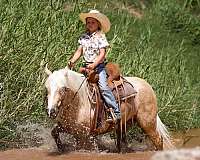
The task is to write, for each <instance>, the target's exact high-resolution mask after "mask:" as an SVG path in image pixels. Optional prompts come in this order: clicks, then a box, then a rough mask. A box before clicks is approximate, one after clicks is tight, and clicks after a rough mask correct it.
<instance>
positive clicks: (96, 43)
mask: <svg viewBox="0 0 200 160" xmlns="http://www.w3.org/2000/svg"><path fill="white" fill-rule="evenodd" d="M78 42H79V44H80V45H81V46H82V47H83V57H84V60H85V62H88V63H91V62H94V61H95V60H96V58H97V56H98V55H99V51H100V49H101V48H106V47H108V46H109V43H108V41H107V39H106V36H105V34H104V33H102V32H100V31H97V32H94V33H92V34H90V33H89V32H86V33H84V34H83V35H82V36H81V37H80V38H79V40H78Z"/></svg>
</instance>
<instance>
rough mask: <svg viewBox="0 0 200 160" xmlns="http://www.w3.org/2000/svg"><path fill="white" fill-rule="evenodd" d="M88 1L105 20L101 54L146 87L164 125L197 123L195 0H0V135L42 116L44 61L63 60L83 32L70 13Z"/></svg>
mask: <svg viewBox="0 0 200 160" xmlns="http://www.w3.org/2000/svg"><path fill="white" fill-rule="evenodd" d="M142 2H143V3H142ZM144 6H146V7H144ZM91 8H97V9H99V10H100V11H102V12H103V13H105V14H106V15H108V17H109V18H110V20H111V22H112V28H111V31H110V32H109V33H108V34H107V38H108V40H109V42H110V45H111V47H110V49H109V50H108V55H107V58H108V60H110V61H113V62H116V63H119V64H120V65H121V67H122V70H123V74H124V75H126V76H127V75H129V76H138V77H141V78H144V79H145V80H147V81H148V82H149V83H150V84H151V85H152V86H153V88H154V90H155V92H156V94H157V98H158V105H159V115H160V116H161V119H162V121H163V122H164V123H165V124H166V125H167V126H168V127H170V128H171V129H172V130H179V129H188V128H194V127H200V103H199V102H200V94H199V93H200V92H199V91H200V81H199V80H200V64H199V61H200V54H199V48H200V27H199V26H200V21H199V18H200V16H199V15H200V13H199V10H200V3H199V1H198V0H185V1H182V2H180V1H173V0H169V1H157V0H155V1H153V0H152V1H139V0H138V1H131V0H127V1H126V0H124V1H117V0H114V1H111V2H108V1H105V0H102V1H97V0H96V1H89V0H87V1H86V0H85V1H83V0H80V1H62V0H59V1H56V0H50V1H45V0H36V1H31V0H29V1H23V0H12V1H11V0H1V1H0V24H1V25H0V59H1V61H0V94H1V97H0V110H1V112H0V140H1V141H4V140H5V141H6V140H12V139H14V138H16V137H17V135H16V132H15V129H16V126H17V124H19V123H26V121H34V122H38V123H44V124H45V123H47V122H46V121H47V119H46V113H45V110H44V105H43V98H44V94H43V92H44V85H43V84H44V81H45V78H46V77H45V74H44V72H43V70H44V64H45V63H46V62H48V63H49V66H50V68H51V69H52V70H56V69H59V68H63V67H65V66H66V64H67V60H68V59H69V57H70V56H71V55H72V54H73V52H74V51H75V49H76V47H77V39H78V37H79V36H80V34H81V33H82V32H83V31H84V26H83V24H82V23H81V22H80V21H79V18H78V14H79V13H80V12H83V11H88V9H91ZM136 13H138V14H136ZM80 63H81V62H80ZM1 144H2V145H4V144H3V143H1Z"/></svg>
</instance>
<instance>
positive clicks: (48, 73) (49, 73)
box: [45, 63, 52, 76]
mask: <svg viewBox="0 0 200 160" xmlns="http://www.w3.org/2000/svg"><path fill="white" fill-rule="evenodd" d="M47 66H48V63H47V64H46V66H45V73H46V74H47V75H48V76H49V75H51V74H52V72H51V71H50V70H49V69H48V67H47Z"/></svg>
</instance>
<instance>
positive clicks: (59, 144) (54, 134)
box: [51, 125, 64, 152]
mask: <svg viewBox="0 0 200 160" xmlns="http://www.w3.org/2000/svg"><path fill="white" fill-rule="evenodd" d="M61 132H64V129H63V128H62V127H61V126H60V125H57V126H56V127H55V128H54V129H53V130H52V131H51V135H52V137H53V138H54V140H55V142H56V145H57V147H58V151H59V152H63V151H64V148H63V145H62V142H61V140H60V137H59V133H61Z"/></svg>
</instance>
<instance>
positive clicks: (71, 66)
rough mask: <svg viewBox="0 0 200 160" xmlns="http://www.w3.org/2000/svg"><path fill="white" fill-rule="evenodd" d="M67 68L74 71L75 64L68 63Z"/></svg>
mask: <svg viewBox="0 0 200 160" xmlns="http://www.w3.org/2000/svg"><path fill="white" fill-rule="evenodd" d="M67 66H68V67H69V69H72V68H74V66H75V64H74V63H73V62H72V61H69V62H68V63H67Z"/></svg>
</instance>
